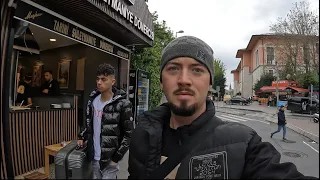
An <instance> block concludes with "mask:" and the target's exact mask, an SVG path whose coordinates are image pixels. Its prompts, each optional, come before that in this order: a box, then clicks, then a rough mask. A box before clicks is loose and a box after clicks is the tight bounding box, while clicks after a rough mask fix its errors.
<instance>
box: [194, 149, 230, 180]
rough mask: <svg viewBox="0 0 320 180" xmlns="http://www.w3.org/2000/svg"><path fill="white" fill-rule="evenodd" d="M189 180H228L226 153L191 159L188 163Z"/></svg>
mask: <svg viewBox="0 0 320 180" xmlns="http://www.w3.org/2000/svg"><path fill="white" fill-rule="evenodd" d="M189 179H228V165H227V152H226V151H222V152H216V153H211V154H205V155H200V156H194V157H192V158H191V159H190V161H189Z"/></svg>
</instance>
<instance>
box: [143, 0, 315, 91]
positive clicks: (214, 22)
mask: <svg viewBox="0 0 320 180" xmlns="http://www.w3.org/2000/svg"><path fill="white" fill-rule="evenodd" d="M294 2H296V0H241V1H239V0H197V1H192V0H149V1H148V5H149V10H150V12H154V11H157V12H158V15H159V20H160V21H162V20H165V21H166V22H167V25H168V27H170V29H171V30H172V31H173V32H174V34H175V32H177V31H179V30H183V31H184V33H183V34H178V36H182V35H192V36H196V37H199V38H200V39H202V40H204V41H205V42H206V43H208V44H209V45H210V46H211V48H212V49H213V51H214V55H215V58H219V59H221V60H222V61H223V62H224V64H225V65H226V69H227V71H226V76H227V87H229V84H230V83H231V84H232V87H233V76H232V74H231V73H230V71H231V70H233V69H235V68H236V67H237V65H238V63H239V61H240V59H237V58H235V56H236V52H237V50H238V49H241V48H245V47H246V46H247V44H248V42H249V40H250V37H251V35H253V34H262V33H268V32H269V25H270V24H271V23H272V22H275V21H276V19H277V17H285V15H286V14H287V13H288V12H289V9H290V8H291V7H292V3H294ZM309 2H310V4H311V7H312V8H313V9H314V10H316V9H319V1H318V0H309Z"/></svg>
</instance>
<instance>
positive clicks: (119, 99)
mask: <svg viewBox="0 0 320 180" xmlns="http://www.w3.org/2000/svg"><path fill="white" fill-rule="evenodd" d="M113 93H114V96H113V99H112V101H111V102H110V103H109V104H107V105H106V106H105V107H104V108H103V115H102V118H101V134H100V139H101V140H100V142H101V143H100V145H101V159H100V165H101V166H100V167H101V169H103V168H104V167H105V166H106V165H107V164H106V163H107V162H108V161H109V160H112V161H113V162H118V161H120V160H121V159H122V158H123V156H124V155H125V153H126V152H127V151H128V149H129V144H130V139H131V133H132V130H133V117H132V105H131V102H130V101H129V100H127V99H126V93H125V92H124V91H123V90H118V89H116V88H115V87H114V88H113ZM99 94H100V92H99V91H97V90H94V91H93V92H92V93H91V94H90V98H89V101H88V104H87V110H86V119H87V123H86V125H85V127H83V128H82V131H80V133H79V136H78V139H83V140H88V142H87V146H88V157H90V159H91V160H92V159H93V156H94V149H93V106H92V102H93V100H94V99H95V98H96V97H97V96H98V95H99Z"/></svg>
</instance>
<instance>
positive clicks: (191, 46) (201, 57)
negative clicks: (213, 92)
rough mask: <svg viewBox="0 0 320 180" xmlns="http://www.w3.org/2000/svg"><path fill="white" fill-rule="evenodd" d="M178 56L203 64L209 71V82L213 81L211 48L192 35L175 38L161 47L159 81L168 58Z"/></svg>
mask: <svg viewBox="0 0 320 180" xmlns="http://www.w3.org/2000/svg"><path fill="white" fill-rule="evenodd" d="M178 57H190V58H193V59H195V60H196V61H198V62H200V63H202V64H203V65H205V66H206V67H207V68H208V70H209V72H210V76H211V81H210V83H211V84H212V83H213V77H214V69H213V50H212V49H211V47H210V46H209V45H208V44H206V43H205V42H203V41H202V40H201V39H199V38H196V37H193V36H182V37H179V38H176V39H174V40H173V41H171V42H170V43H169V44H168V45H167V46H166V47H165V48H164V49H163V51H162V57H161V64H160V82H162V78H161V73H162V70H163V68H164V66H165V65H166V64H167V63H168V62H169V61H170V60H172V59H175V58H178Z"/></svg>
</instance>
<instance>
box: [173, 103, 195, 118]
mask: <svg viewBox="0 0 320 180" xmlns="http://www.w3.org/2000/svg"><path fill="white" fill-rule="evenodd" d="M168 104H169V107H170V110H171V111H172V113H173V114H175V115H177V116H184V117H185V116H192V115H193V114H194V113H195V112H196V110H197V108H198V107H197V105H196V104H193V105H190V106H187V101H182V102H181V104H180V106H177V105H175V104H173V103H172V102H169V103H168Z"/></svg>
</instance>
